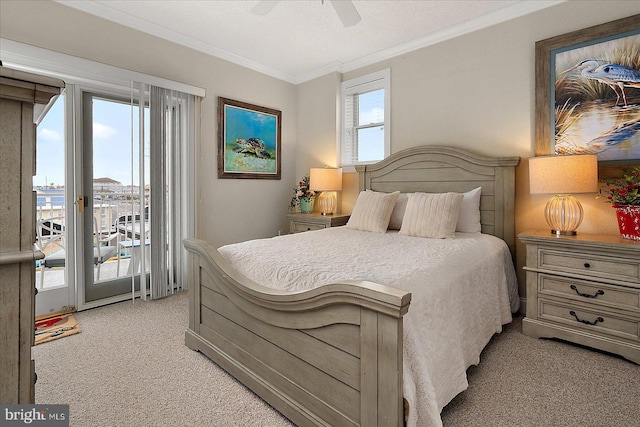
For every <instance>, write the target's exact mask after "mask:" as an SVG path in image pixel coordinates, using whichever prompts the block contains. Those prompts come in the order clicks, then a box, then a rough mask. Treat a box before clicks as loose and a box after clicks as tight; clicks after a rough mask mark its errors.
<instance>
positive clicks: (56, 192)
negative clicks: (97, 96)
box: [33, 93, 75, 316]
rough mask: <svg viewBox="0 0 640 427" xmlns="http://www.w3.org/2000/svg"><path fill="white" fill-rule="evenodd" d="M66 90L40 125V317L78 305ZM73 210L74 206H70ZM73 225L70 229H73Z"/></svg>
mask: <svg viewBox="0 0 640 427" xmlns="http://www.w3.org/2000/svg"><path fill="white" fill-rule="evenodd" d="M66 101H67V97H66V93H63V94H62V95H61V96H59V97H58V98H57V99H56V100H55V102H54V103H53V104H52V105H51V108H49V110H48V111H47V112H46V114H45V115H44V116H42V117H40V118H39V119H38V120H37V122H38V123H37V126H36V175H35V176H34V177H33V190H34V191H35V192H36V212H35V217H36V229H35V235H36V246H37V247H38V249H39V250H41V251H42V252H43V253H44V254H45V258H44V259H43V260H39V261H37V262H36V289H37V290H38V292H37V296H36V316H43V315H47V314H51V313H57V312H61V311H68V310H71V309H72V308H73V307H75V293H74V289H73V271H72V270H70V269H69V268H68V267H69V260H70V256H69V253H70V252H69V247H68V246H69V242H70V241H71V240H73V229H72V227H73V221H72V220H71V221H69V218H70V217H69V215H68V212H69V209H68V206H69V205H71V206H72V203H73V192H72V191H71V192H69V191H67V189H68V188H69V186H68V185H67V181H68V180H70V178H71V177H72V176H73V174H72V173H71V174H69V173H68V168H67V167H66V165H67V164H70V163H71V162H68V156H69V155H70V154H71V150H69V145H68V144H67V140H68V137H69V132H68V130H67V129H68V126H67V123H68V122H70V120H69V119H70V117H71V116H72V114H69V111H68V109H67V108H65V107H68V105H67V103H66ZM71 212H73V209H71ZM69 226H71V228H70V227H69Z"/></svg>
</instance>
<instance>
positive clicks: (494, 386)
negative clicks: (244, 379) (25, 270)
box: [33, 293, 640, 427]
mask: <svg viewBox="0 0 640 427" xmlns="http://www.w3.org/2000/svg"><path fill="white" fill-rule="evenodd" d="M75 316H76V318H77V320H78V322H79V323H80V324H81V325H82V329H83V332H82V333H81V334H77V335H74V336H70V337H68V338H65V339H64V340H57V341H52V342H49V343H46V344H43V345H39V346H37V347H34V349H33V353H34V358H35V361H36V371H37V373H38V383H37V384H36V403H43V404H45V403H49V404H53V403H67V404H70V411H71V415H70V417H71V420H70V421H71V423H70V424H71V425H72V426H92V427H93V426H136V427H137V426H264V427H267V426H268V427H272V426H273V427H278V426H291V425H292V424H291V423H290V422H289V421H288V420H286V419H285V418H284V417H283V416H281V415H280V414H279V413H278V412H277V411H275V410H274V409H273V408H271V407H270V406H269V405H267V404H266V403H264V402H263V401H262V400H261V399H259V398H258V397H256V396H255V395H254V394H253V393H252V392H251V391H249V390H248V389H246V388H245V387H244V386H242V385H241V384H240V383H238V382H237V381H236V380H234V379H233V378H231V377H230V376H229V375H228V374H226V373H225V372H224V371H222V370H221V369H220V368H218V367H217V366H216V365H215V364H214V363H212V362H211V361H210V360H209V359H207V358H206V357H205V356H203V355H201V354H200V353H197V352H194V351H192V350H190V349H188V348H187V347H186V346H185V345H184V331H185V329H186V327H187V324H188V297H187V294H186V293H182V294H178V295H175V296H170V297H168V298H165V299H162V300H158V301H153V302H146V303H145V302H140V301H136V302H135V303H132V302H131V301H128V302H123V303H118V304H114V305H110V306H107V307H101V308H97V309H93V310H88V311H83V312H80V313H76V315H75ZM520 324H521V318H518V319H516V320H515V321H514V322H513V323H512V324H510V325H508V326H507V327H506V328H505V330H504V331H503V333H501V334H499V335H496V336H495V337H494V338H493V339H492V341H491V342H490V343H489V345H488V347H487V348H486V349H485V351H484V352H483V354H482V356H481V359H482V360H481V363H480V365H479V366H477V367H471V368H469V383H470V386H469V389H468V390H467V391H465V392H463V393H461V394H460V395H458V397H456V398H455V399H454V400H453V401H452V402H451V403H450V404H449V405H448V406H447V407H446V408H445V409H444V410H443V413H442V418H443V422H444V425H445V426H461V427H462V426H483V427H485V426H510V427H511V426H541V427H542V426H554V427H555V426H578V425H579V426H594V427H595V426H598V427H607V426H611V427H613V426H616V427H617V426H638V425H639V424H638V420H640V405H639V404H638V402H640V366H638V365H635V364H633V363H631V362H628V361H625V360H624V359H620V358H617V357H613V356H609V355H606V354H602V353H599V352H596V351H593V350H588V349H585V348H581V347H578V346H573V345H570V344H566V343H561V342H555V341H550V340H536V339H533V338H529V337H525V336H523V335H522V334H521V333H520Z"/></svg>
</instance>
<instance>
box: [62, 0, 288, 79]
mask: <svg viewBox="0 0 640 427" xmlns="http://www.w3.org/2000/svg"><path fill="white" fill-rule="evenodd" d="M53 1H54V2H56V3H60V4H62V5H64V6H68V7H71V8H73V9H77V10H79V11H81V12H85V13H88V14H90V15H94V16H97V17H99V18H103V19H106V20H108V21H111V22H115V23H116V24H120V25H124V26H125V27H129V28H133V29H134V30H138V31H141V32H143V33H147V34H151V35H153V36H156V37H159V38H161V39H164V40H167V41H170V42H173V43H176V44H179V45H182V46H185V47H188V48H191V49H193V50H196V51H198V52H202V53H204V54H207V55H209V56H213V57H216V58H219V59H223V60H225V61H229V62H232V63H234V64H236V65H240V66H242V67H245V68H249V69H251V70H254V71H257V72H259V73H262V74H266V75H268V76H271V77H275V78H277V79H279V80H284V81H286V82H289V83H294V84H295V82H296V78H295V76H293V75H291V74H287V73H285V72H282V71H280V70H276V69H275V68H272V67H268V66H266V65H263V64H260V63H258V62H255V61H252V60H250V59H248V58H245V57H242V56H240V55H236V54H234V53H231V52H228V51H226V50H224V49H220V48H217V47H214V46H211V45H209V44H207V43H204V42H202V41H200V40H197V39H194V38H193V37H189V36H185V35H184V34H181V33H178V32H176V31H173V30H170V29H168V28H165V27H162V26H160V25H156V24H154V23H152V22H148V21H145V20H143V19H139V18H136V17H134V16H131V15H128V14H126V13H122V12H120V11H119V10H115V9H112V8H110V7H107V6H104V5H102V4H100V3H96V2H94V1H91V0H84V1H75V0H53Z"/></svg>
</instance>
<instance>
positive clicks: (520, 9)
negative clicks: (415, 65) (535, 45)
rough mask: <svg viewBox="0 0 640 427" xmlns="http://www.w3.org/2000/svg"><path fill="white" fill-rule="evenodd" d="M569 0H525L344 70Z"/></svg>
mask: <svg viewBox="0 0 640 427" xmlns="http://www.w3.org/2000/svg"><path fill="white" fill-rule="evenodd" d="M567 1H569V0H547V1H523V2H521V3H517V4H515V5H513V6H510V7H506V8H504V9H499V10H497V11H495V12H492V13H488V14H486V15H482V16H480V17H478V18H475V19H472V20H470V21H467V22H463V23H462V24H459V25H455V26H453V27H450V28H447V29H444V30H441V31H436V32H434V33H431V34H428V35H426V36H424V37H420V38H418V39H415V40H412V41H410V42H407V43H403V44H401V45H398V46H394V47H392V48H389V49H385V50H382V51H380V52H377V53H374V54H371V55H367V56H363V57H362V58H359V59H356V60H353V61H349V62H345V63H344V65H343V72H348V71H353V70H357V69H358V68H362V67H366V66H368V65H372V64H375V63H378V62H381V61H385V60H387V59H391V58H394V57H396V56H400V55H404V54H405V53H409V52H413V51H416V50H419V49H422V48H424V47H427V46H431V45H434V44H437V43H441V42H444V41H446V40H450V39H453V38H456V37H459V36H462V35H465V34H469V33H472V32H474V31H478V30H482V29H484V28H487V27H491V26H493V25H496V24H500V23H502V22H506V21H510V20H512V19H515V18H519V17H521V16H524V15H528V14H530V13H533V12H537V11H539V10H542V9H546V8H548V7H551V6H556V5H558V4H561V3H566V2H567Z"/></svg>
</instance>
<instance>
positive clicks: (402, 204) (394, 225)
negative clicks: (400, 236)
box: [389, 193, 409, 230]
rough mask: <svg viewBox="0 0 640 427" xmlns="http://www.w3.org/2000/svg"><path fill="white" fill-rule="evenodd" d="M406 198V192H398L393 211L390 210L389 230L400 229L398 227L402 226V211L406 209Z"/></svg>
mask: <svg viewBox="0 0 640 427" xmlns="http://www.w3.org/2000/svg"><path fill="white" fill-rule="evenodd" d="M408 200H409V198H408V197H407V193H400V194H399V195H398V200H396V205H395V206H394V207H393V212H391V219H390V220H389V230H400V227H402V218H403V217H404V212H405V210H406V209H407V201H408Z"/></svg>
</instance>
